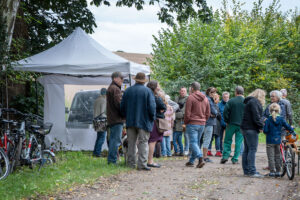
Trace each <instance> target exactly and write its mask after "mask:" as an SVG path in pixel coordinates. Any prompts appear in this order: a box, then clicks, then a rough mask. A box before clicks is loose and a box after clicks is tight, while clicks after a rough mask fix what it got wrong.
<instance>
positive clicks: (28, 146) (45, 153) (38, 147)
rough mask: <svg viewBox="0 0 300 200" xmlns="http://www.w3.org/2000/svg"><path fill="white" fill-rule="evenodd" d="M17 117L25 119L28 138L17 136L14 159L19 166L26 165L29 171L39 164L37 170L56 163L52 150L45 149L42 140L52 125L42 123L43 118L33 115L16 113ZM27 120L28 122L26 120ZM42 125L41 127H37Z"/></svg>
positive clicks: (22, 135)
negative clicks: (20, 116)
mask: <svg viewBox="0 0 300 200" xmlns="http://www.w3.org/2000/svg"><path fill="white" fill-rule="evenodd" d="M18 114H19V115H22V116H23V117H25V118H26V122H27V123H26V129H27V131H28V133H29V136H28V137H27V138H26V137H25V134H19V135H18V137H19V139H18V143H17V144H18V145H17V154H16V159H18V160H19V161H20V163H21V165H28V166H29V167H30V168H31V169H33V168H34V166H35V165H36V164H39V165H40V166H39V170H41V167H42V166H44V165H45V164H53V163H55V162H56V159H55V154H54V152H53V150H52V151H51V150H50V149H45V144H44V139H45V135H47V134H48V133H49V132H50V131H51V128H52V126H53V124H52V123H45V124H44V123H43V121H44V120H43V118H42V117H40V116H38V115H33V114H23V113H21V112H19V111H18ZM28 119H29V120H28ZM37 124H42V125H37Z"/></svg>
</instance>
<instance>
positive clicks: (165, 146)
mask: <svg viewBox="0 0 300 200" xmlns="http://www.w3.org/2000/svg"><path fill="white" fill-rule="evenodd" d="M170 140H171V139H170V136H164V137H163V139H162V142H161V154H162V156H172V152H171V141H170Z"/></svg>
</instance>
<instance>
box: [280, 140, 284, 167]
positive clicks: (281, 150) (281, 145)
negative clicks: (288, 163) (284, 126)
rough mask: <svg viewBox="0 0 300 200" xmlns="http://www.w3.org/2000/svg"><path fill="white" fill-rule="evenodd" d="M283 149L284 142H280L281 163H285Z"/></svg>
mask: <svg viewBox="0 0 300 200" xmlns="http://www.w3.org/2000/svg"><path fill="white" fill-rule="evenodd" d="M284 148H285V144H284V142H283V141H282V142H281V143H280V152H281V158H282V161H283V163H285V155H284V151H283V150H284Z"/></svg>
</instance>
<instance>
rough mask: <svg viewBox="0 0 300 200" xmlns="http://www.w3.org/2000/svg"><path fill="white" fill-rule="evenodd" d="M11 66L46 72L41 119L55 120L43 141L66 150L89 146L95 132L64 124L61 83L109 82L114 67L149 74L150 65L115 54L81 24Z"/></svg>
mask: <svg viewBox="0 0 300 200" xmlns="http://www.w3.org/2000/svg"><path fill="white" fill-rule="evenodd" d="M14 68H15V70H20V71H31V72H41V73H46V74H48V75H44V76H42V77H41V78H39V82H40V83H41V84H42V85H43V86H44V120H45V122H52V123H53V124H54V125H53V128H52V130H51V132H50V134H49V135H47V137H46V144H47V145H50V144H51V143H56V144H57V143H59V144H60V147H62V148H64V149H65V150H92V149H93V147H94V142H95V139H96V133H95V131H94V130H93V129H92V128H91V126H90V128H87V129H68V128H66V123H65V91H64V85H66V84H70V85H109V84H110V82H111V79H110V75H111V74H112V73H113V72H115V71H120V72H122V74H123V75H124V76H125V77H128V78H129V80H131V79H130V76H131V75H136V74H137V73H138V72H144V73H145V74H146V75H150V67H149V66H146V65H140V64H137V63H133V62H130V61H128V60H126V59H124V58H122V57H119V56H117V55H115V54H114V53H112V52H110V51H108V50H107V49H105V48H104V47H103V46H101V45H100V44H99V43H97V42H96V41H95V40H94V39H92V38H91V37H90V36H89V35H87V34H86V33H85V32H84V31H83V30H82V29H81V28H77V29H76V30H75V31H74V32H73V33H72V34H71V35H70V36H69V37H67V38H66V39H65V40H63V41H62V42H60V43H59V44H57V45H56V46H54V47H52V48H50V49H48V50H46V51H44V52H41V53H39V54H36V55H34V56H32V57H29V58H26V59H24V60H21V61H19V62H17V63H16V64H15V67H14ZM99 89H100V88H99Z"/></svg>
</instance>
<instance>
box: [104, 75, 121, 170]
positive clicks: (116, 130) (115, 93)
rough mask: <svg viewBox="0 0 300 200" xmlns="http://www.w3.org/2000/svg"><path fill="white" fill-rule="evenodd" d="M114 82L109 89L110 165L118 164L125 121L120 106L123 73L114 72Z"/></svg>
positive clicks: (107, 94) (112, 76) (107, 105)
mask: <svg viewBox="0 0 300 200" xmlns="http://www.w3.org/2000/svg"><path fill="white" fill-rule="evenodd" d="M111 79H112V82H111V84H110V86H109V87H108V89H107V93H106V96H107V104H106V113H107V124H108V126H109V128H110V136H109V147H108V157H107V162H108V164H116V163H117V155H118V148H119V146H120V145H121V138H122V130H123V123H124V121H125V120H124V119H123V118H122V116H121V111H120V104H121V98H122V92H121V86H122V83H123V76H122V74H121V72H114V73H112V75H111Z"/></svg>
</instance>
